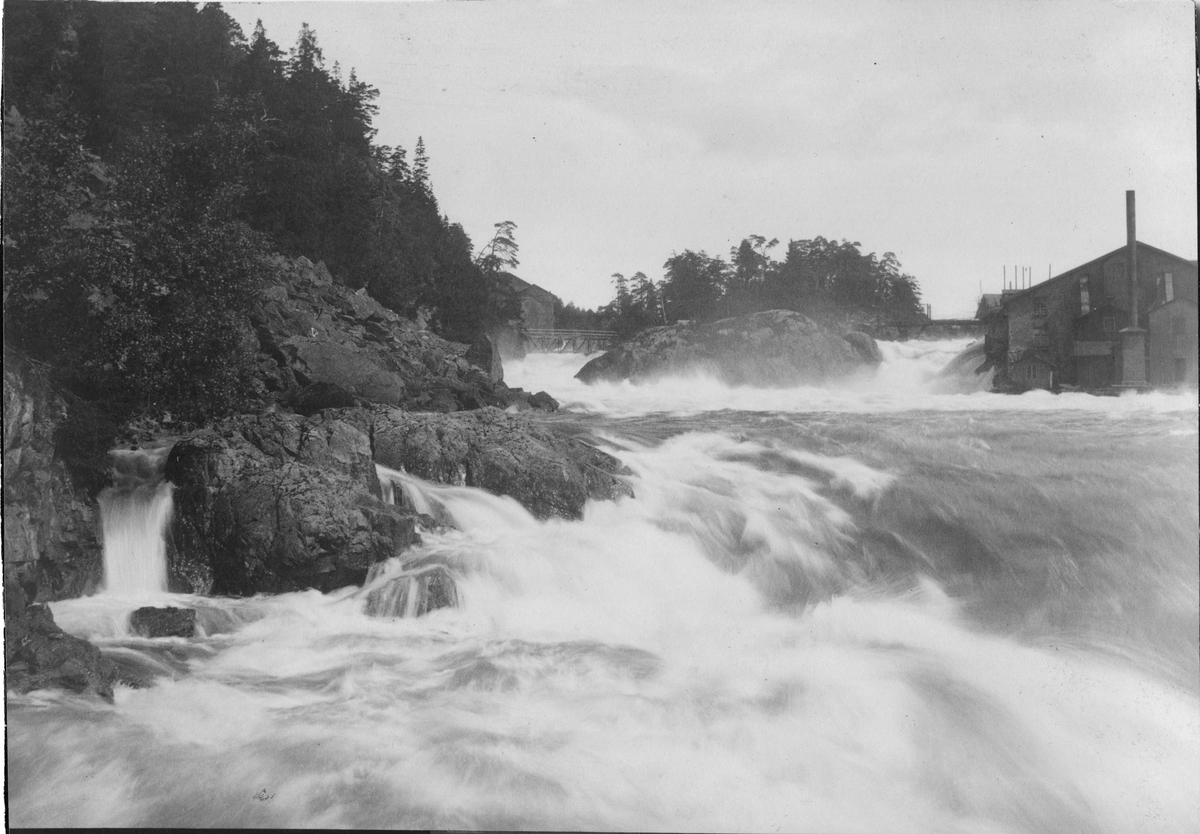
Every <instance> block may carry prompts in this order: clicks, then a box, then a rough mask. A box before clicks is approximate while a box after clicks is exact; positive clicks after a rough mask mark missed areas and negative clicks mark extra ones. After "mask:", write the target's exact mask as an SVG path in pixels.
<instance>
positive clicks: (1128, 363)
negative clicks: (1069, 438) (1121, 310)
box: [1117, 191, 1146, 390]
mask: <svg viewBox="0 0 1200 834" xmlns="http://www.w3.org/2000/svg"><path fill="white" fill-rule="evenodd" d="M1125 230H1126V236H1127V242H1126V245H1127V247H1128V249H1129V310H1130V313H1129V326H1128V327H1126V328H1125V329H1124V330H1122V331H1121V333H1120V336H1121V381H1120V383H1118V385H1117V387H1118V388H1132V389H1134V390H1140V389H1143V388H1145V387H1146V331H1145V330H1143V329H1142V328H1140V327H1139V326H1138V271H1137V223H1136V218H1135V212H1134V202H1133V192H1132V191H1126V192H1125Z"/></svg>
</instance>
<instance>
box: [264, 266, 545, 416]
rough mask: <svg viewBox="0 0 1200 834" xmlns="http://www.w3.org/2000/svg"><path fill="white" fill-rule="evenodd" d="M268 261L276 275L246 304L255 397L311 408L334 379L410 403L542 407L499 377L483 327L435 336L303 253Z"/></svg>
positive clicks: (367, 394) (451, 407) (366, 393)
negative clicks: (470, 334)
mask: <svg viewBox="0 0 1200 834" xmlns="http://www.w3.org/2000/svg"><path fill="white" fill-rule="evenodd" d="M274 268H275V274H276V277H277V279H278V280H277V281H276V282H274V283H272V284H271V285H270V286H268V287H267V288H266V289H264V290H263V291H262V292H261V293H260V294H259V297H258V299H257V301H256V303H255V304H254V305H253V306H252V307H251V308H250V310H249V311H248V318H249V321H250V324H251V326H252V328H253V330H254V333H255V335H256V336H257V340H258V350H259V355H258V362H257V368H258V377H257V385H258V389H259V390H258V394H259V396H260V397H261V398H262V400H263V404H264V405H266V404H268V403H276V404H280V405H283V406H284V407H291V408H294V409H295V410H297V411H300V412H301V413H313V412H314V411H315V410H319V408H321V407H331V406H329V405H322V400H328V397H327V396H326V395H327V394H328V393H329V391H331V390H332V389H331V388H330V386H337V387H338V388H340V389H342V390H343V391H345V392H346V396H347V397H349V398H353V399H354V400H361V401H366V402H375V403H383V404H386V405H396V406H401V407H403V408H406V409H410V410H418V411H440V412H449V411H459V410H469V409H475V408H483V407H485V406H499V407H502V408H507V407H510V406H515V407H517V408H518V409H529V408H540V407H541V405H540V404H539V403H533V402H531V401H530V397H529V395H528V394H526V393H524V392H522V391H518V390H514V389H511V388H509V387H508V386H506V385H505V384H504V382H503V373H504V372H503V368H502V365H501V361H500V352H499V350H498V349H497V347H496V345H495V343H494V342H493V341H492V340H490V339H489V338H488V337H487V336H484V335H483V334H479V336H478V337H477V339H476V342H475V343H474V344H472V345H465V344H459V343H457V342H450V341H447V340H445V339H442V338H440V337H439V336H437V335H435V334H434V333H431V332H430V331H428V330H426V329H425V328H424V327H422V326H421V325H420V324H419V323H418V322H414V321H412V320H410V319H406V318H404V317H403V316H400V315H398V314H397V313H395V312H393V311H392V310H389V309H387V308H386V307H384V306H382V305H381V304H379V302H377V301H376V300H375V299H373V298H371V296H370V295H368V294H367V292H366V291H365V290H361V289H360V290H357V291H355V290H351V289H349V288H348V287H345V286H341V285H339V284H336V283H334V282H333V281H332V279H331V278H330V276H329V272H328V270H327V269H325V266H324V265H323V264H321V263H317V264H313V263H312V262H311V261H309V260H308V259H306V258H303V257H301V258H297V259H295V260H289V259H287V258H282V257H279V258H276V259H275V261H274ZM313 392H316V394H317V396H315V397H314V396H313V395H312V394H313ZM340 404H341V405H346V404H347V403H346V402H342V403H340Z"/></svg>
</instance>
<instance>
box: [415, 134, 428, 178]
mask: <svg viewBox="0 0 1200 834" xmlns="http://www.w3.org/2000/svg"><path fill="white" fill-rule="evenodd" d="M412 174H413V181H414V182H415V183H416V184H417V185H419V186H421V187H422V188H425V189H428V188H429V157H428V156H426V155H425V140H424V138H422V137H420V136H418V137H417V147H416V149H415V150H414V151H413V166H412Z"/></svg>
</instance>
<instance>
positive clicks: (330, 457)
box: [166, 412, 419, 595]
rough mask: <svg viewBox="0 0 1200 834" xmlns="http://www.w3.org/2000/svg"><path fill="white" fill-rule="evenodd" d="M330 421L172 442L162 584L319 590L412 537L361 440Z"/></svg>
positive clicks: (259, 421) (263, 425)
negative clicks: (167, 579)
mask: <svg viewBox="0 0 1200 834" xmlns="http://www.w3.org/2000/svg"><path fill="white" fill-rule="evenodd" d="M329 414H330V412H322V414H321V415H319V416H317V417H313V418H308V419H306V418H304V417H301V416H299V415H294V414H282V413H273V414H264V415H259V416H243V417H238V418H233V419H231V420H227V421H225V422H223V423H220V424H218V425H217V427H216V430H215V431H208V432H200V433H196V434H194V435H191V436H188V437H185V438H183V439H182V440H180V441H179V442H178V443H176V444H175V446H174V448H173V449H172V450H171V455H170V457H169V458H168V460H167V466H166V477H167V479H168V480H170V481H172V482H173V483H174V485H175V516H174V519H173V521H172V528H171V531H172V535H171V542H172V547H171V548H170V550H169V554H168V556H169V563H170V565H169V568H170V576H171V578H172V581H173V585H176V586H178V585H180V584H182V580H183V578H185V577H191V582H192V584H193V586H192V587H174V588H173V589H174V590H187V591H191V592H194V593H223V594H235V595H248V594H254V593H258V592H281V591H294V590H300V589H305V588H316V589H318V590H321V591H328V590H332V589H334V588H339V587H343V586H345V585H357V584H361V583H362V581H363V579H364V578H365V577H366V575H367V571H368V569H369V568H370V566H371V565H373V564H375V563H377V562H380V561H383V560H385V559H388V558H390V557H392V556H395V555H397V554H398V553H399V552H401V551H402V550H403V549H405V548H407V547H409V546H411V545H413V544H415V543H416V542H417V541H419V538H418V536H417V533H416V526H415V516H414V515H413V514H412V513H410V512H406V511H405V510H403V509H402V508H398V507H394V506H391V505H388V504H384V503H383V502H382V501H381V500H380V495H381V493H380V488H379V481H378V478H377V477H376V474H375V466H374V463H373V462H372V460H371V447H370V440H369V438H368V437H367V435H366V434H364V433H363V432H362V431H360V430H359V429H357V428H356V427H355V426H353V425H351V424H350V423H348V422H345V421H342V420H338V419H332V418H330V417H329V416H328V415H329Z"/></svg>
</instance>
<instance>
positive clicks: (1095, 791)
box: [9, 343, 1200, 832]
mask: <svg viewBox="0 0 1200 834" xmlns="http://www.w3.org/2000/svg"><path fill="white" fill-rule="evenodd" d="M959 347H961V345H959ZM885 351H886V352H887V354H888V355H889V357H890V361H891V362H892V363H893V366H892V370H893V371H895V372H896V373H895V375H894V376H893V377H892V378H890V381H886V380H876V387H874V388H871V389H870V390H861V391H859V393H858V394H856V393H855V392H854V391H853V390H849V389H839V390H836V391H821V390H820V389H797V390H790V391H774V390H772V391H755V390H747V389H719V388H717V387H713V388H711V390H710V389H707V388H706V389H704V390H702V391H697V390H696V388H697V386H702V384H703V383H701V382H697V381H696V380H690V381H680V382H671V381H668V382H663V383H659V384H656V385H654V386H641V387H636V386H621V385H615V386H599V387H597V388H594V389H585V390H582V391H579V392H577V391H576V390H575V389H574V388H572V387H570V386H569V385H567V384H565V383H564V379H563V378H564V377H565V378H569V376H570V374H572V373H573V372H574V369H577V368H578V366H579V365H580V364H582V361H581V358H580V357H565V358H564V357H561V356H534V357H532V358H531V360H530V361H527V362H526V363H524V364H522V365H515V364H510V365H509V366H507V367H506V378H507V379H508V380H509V381H510V384H518V385H523V386H524V387H526V388H527V389H529V390H540V389H543V388H544V389H546V390H549V391H551V392H552V393H553V394H554V395H555V396H556V397H558V398H559V399H560V400H561V401H563V402H564V404H568V405H570V406H572V407H574V408H578V409H584V408H586V409H588V410H589V411H590V412H591V413H590V414H587V415H580V416H579V417H578V418H574V417H572V416H571V415H569V414H566V415H558V416H556V417H555V418H553V419H552V421H551V422H558V421H567V422H570V421H572V420H576V419H578V420H579V421H580V423H581V425H587V426H589V427H591V428H593V429H595V430H597V431H598V433H599V435H598V436H599V440H600V442H602V443H604V444H605V446H606V447H607V448H608V449H609V450H610V451H612V453H613V454H615V455H617V456H618V457H619V458H620V459H621V460H622V461H623V462H624V463H625V464H626V465H627V466H628V467H629V470H630V473H631V474H630V475H629V476H628V478H629V481H630V484H631V486H632V487H633V490H634V493H635V497H633V498H625V499H621V500H619V501H616V502H599V503H590V504H589V505H588V506H587V507H586V509H585V513H584V518H583V519H582V520H581V521H562V520H550V521H538V520H537V519H534V518H533V517H532V516H531V515H529V513H527V512H526V511H525V510H524V509H522V508H521V507H520V506H519V505H518V504H517V503H516V502H515V501H513V500H511V499H508V498H501V497H496V496H491V495H488V494H486V493H483V492H481V491H478V490H474V489H469V488H465V487H451V486H440V485H434V484H428V483H424V482H422V481H420V480H419V479H416V478H413V477H412V476H410V475H407V474H406V473H402V472H394V471H391V470H387V469H382V468H381V469H380V475H381V478H382V480H383V482H384V485H385V490H384V491H385V495H389V496H391V498H392V499H393V500H403V501H405V502H406V503H408V504H410V505H412V506H415V507H416V508H418V509H419V510H420V511H421V512H424V513H427V514H428V515H431V516H433V517H435V518H439V519H441V520H443V521H444V522H446V523H447V524H448V525H449V526H447V527H444V528H441V529H438V530H433V531H427V532H425V533H424V540H425V541H424V544H423V545H421V546H420V547H418V548H415V549H413V550H411V551H408V552H406V553H404V554H403V555H402V556H401V557H399V558H397V559H395V560H392V561H391V562H389V563H385V564H383V565H381V566H380V568H379V569H378V570H376V571H374V572H373V575H372V577H371V579H370V580H369V581H368V583H367V585H366V587H364V588H347V589H343V590H341V591H338V592H334V593H331V594H319V593H316V592H305V593H295V594H283V595H278V596H273V597H255V598H250V599H203V598H195V597H181V596H177V595H169V594H162V595H160V596H159V597H158V599H159V600H160V602H162V603H164V604H177V605H185V606H189V607H196V608H197V609H198V620H199V622H200V624H201V629H202V632H203V636H201V637H198V638H193V639H190V640H183V639H165V640H153V641H152V640H144V639H139V638H136V637H131V636H130V635H129V634H128V629H127V626H126V625H125V618H126V617H127V615H128V611H129V610H130V609H131V607H132V603H130V602H127V601H122V600H121V599H120V598H118V597H114V596H111V595H100V596H96V597H92V598H89V599H82V600H70V601H64V602H60V603H55V604H54V605H53V606H52V607H53V610H54V614H55V617H56V619H57V620H58V621H59V622H60V623H61V624H62V625H63V627H64V628H67V629H68V630H70V631H72V632H75V633H79V634H83V635H86V636H89V637H90V638H92V639H94V640H96V641H97V643H98V644H99V645H101V646H102V647H103V648H104V649H105V651H106V652H108V653H109V654H110V655H111V656H113V657H114V658H116V659H119V660H120V661H121V662H122V663H123V664H124V665H125V666H126V668H129V669H135V670H138V671H140V673H142V674H144V675H146V676H147V677H153V680H154V683H153V685H151V686H148V687H146V688H141V689H131V688H128V687H119V688H118V690H117V694H116V699H115V704H113V705H106V704H103V703H101V702H98V701H95V700H88V699H82V698H78V697H75V696H71V695H67V694H62V693H46V692H43V693H34V694H31V695H29V696H21V697H13V696H10V713H9V722H10V723H9V755H10V759H9V780H10V783H9V791H10V794H9V796H10V813H11V814H12V817H11V820H12V824H14V825H18V826H20V825H85V824H86V825H107V826H180V825H188V826H199V825H203V826H210V825H232V826H266V825H270V826H286V827H291V826H297V827H300V826H327V827H343V826H350V827H378V828H397V827H398V828H427V827H431V828H480V829H497V828H499V829H506V828H507V829H512V828H517V829H565V830H688V831H691V830H705V831H708V830H745V831H764V830H781V831H889V832H890V831H963V832H1018V831H1111V832H1125V831H1180V832H1184V831H1194V830H1197V829H1200V787H1197V786H1198V785H1200V673H1198V670H1197V663H1196V660H1195V656H1196V639H1197V638H1196V624H1197V620H1198V618H1200V615H1198V613H1197V612H1198V609H1200V579H1198V578H1197V566H1196V560H1195V552H1196V543H1197V530H1196V524H1197V522H1196V519H1197V517H1198V514H1200V509H1198V507H1200V498H1198V496H1197V486H1196V482H1195V477H1194V476H1195V472H1196V466H1197V455H1198V451H1197V437H1196V431H1195V429H1196V422H1197V421H1196V415H1195V411H1194V409H1192V410H1190V411H1189V410H1188V409H1186V408H1184V407H1183V405H1181V404H1180V403H1179V402H1177V400H1183V399H1186V397H1176V396H1175V395H1154V396H1152V397H1149V398H1144V399H1137V400H1132V401H1126V400H1124V399H1116V398H1089V399H1090V400H1091V401H1093V402H1085V401H1084V400H1083V399H1080V398H1079V397H1068V398H1062V397H1059V398H1053V397H1050V396H1049V395H1046V397H1039V396H1033V397H1016V398H1012V397H997V396H995V395H990V394H982V393H974V394H949V393H934V389H935V388H936V387H937V386H939V385H941V384H944V383H945V380H944V379H941V380H939V377H938V375H937V372H938V370H940V368H939V367H938V363H939V362H941V363H942V366H944V364H945V362H943V361H942V360H943V359H944V360H945V361H949V359H950V358H952V357H953V356H954V355H955V353H956V352H957V348H956V347H955V346H954V345H949V344H946V345H942V346H940V347H939V346H938V344H937V343H934V344H932V345H931V344H928V343H925V344H917V345H912V344H909V345H897V346H886V345H885ZM572 365H573V367H572ZM951 382H953V381H951ZM859 384H862V385H869V383H867V382H861V383H859ZM968 387H969V386H968ZM580 388H582V386H580ZM917 388H920V389H922V390H915V389H917ZM814 391H815V393H813V392H814ZM1081 396H1082V395H1081ZM672 397H677V398H678V399H674V400H673V399H672ZM585 398H590V399H585ZM856 398H857V399H856ZM771 402H775V403H786V404H790V405H789V406H788V407H779V408H775V407H767V406H768V404H769V403H771ZM856 402H857V406H855V405H854V404H855V403H856ZM929 402H934V403H940V405H935V406H933V407H929V406H928V403H929ZM1063 402H1065V403H1066V404H1065V405H1064V404H1062V403H1063ZM806 403H807V405H806ZM918 403H920V405H918ZM967 403H976V404H978V405H977V407H975V408H970V407H968V405H967ZM1013 403H1017V404H1019V405H1013ZM838 404H841V406H839V405H838ZM726 409H728V412H727V413H725V410H726ZM663 412H666V413H663ZM718 412H720V413H718ZM647 415H650V416H647ZM431 566H436V567H437V569H438V570H442V571H445V572H446V573H447V575H450V576H453V577H454V579H455V581H456V587H457V592H458V603H459V604H458V606H457V607H451V608H442V609H438V610H434V611H432V612H430V613H428V614H426V615H424V616H421V617H406V616H402V615H403V614H405V613H412V612H413V610H415V609H413V608H412V607H411V605H410V600H411V599H413V598H412V597H404V598H401V597H399V596H397V597H396V599H395V604H394V606H393V607H392V609H391V613H392V614H393V615H392V616H382V617H380V616H376V617H372V616H368V615H367V609H368V600H369V598H370V596H371V594H372V593H373V592H376V591H379V590H381V589H384V588H390V587H401V586H400V585H397V583H413V582H416V580H417V579H418V578H419V577H422V576H426V575H428V573H427V572H428V571H429V569H430V568H431ZM389 583H390V584H389ZM403 587H404V588H410V587H412V588H415V587H417V586H416V585H414V584H403Z"/></svg>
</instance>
